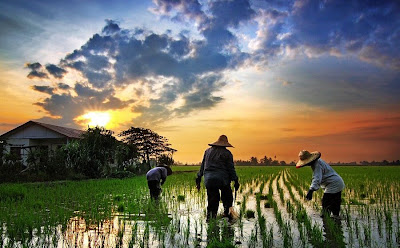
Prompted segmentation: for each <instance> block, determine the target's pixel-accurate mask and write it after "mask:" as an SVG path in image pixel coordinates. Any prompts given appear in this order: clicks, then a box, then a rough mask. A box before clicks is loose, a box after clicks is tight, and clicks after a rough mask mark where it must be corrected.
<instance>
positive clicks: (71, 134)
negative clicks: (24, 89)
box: [0, 121, 85, 139]
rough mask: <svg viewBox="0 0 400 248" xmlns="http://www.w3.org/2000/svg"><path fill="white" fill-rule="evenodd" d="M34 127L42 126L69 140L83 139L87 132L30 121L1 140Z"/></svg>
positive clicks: (3, 135)
mask: <svg viewBox="0 0 400 248" xmlns="http://www.w3.org/2000/svg"><path fill="white" fill-rule="evenodd" d="M32 125H39V126H42V127H44V128H47V129H50V130H52V131H54V132H57V133H59V134H61V135H64V136H65V137H68V138H75V139H79V138H81V135H82V134H83V133H84V132H85V131H83V130H79V129H74V128H68V127H61V126H56V125H52V124H47V123H42V122H37V121H28V122H26V123H25V124H22V125H21V126H18V127H16V128H14V129H12V130H10V131H8V132H6V133H4V134H2V135H1V136H0V139H6V138H7V137H8V136H10V135H12V134H14V133H16V132H18V131H20V130H22V129H24V128H27V127H29V126H32Z"/></svg>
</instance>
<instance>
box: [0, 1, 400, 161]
mask: <svg viewBox="0 0 400 248" xmlns="http://www.w3.org/2000/svg"><path fill="white" fill-rule="evenodd" d="M0 10H1V11H0V85H1V88H0V98H1V101H0V134H2V133H4V132H6V131H9V130H11V129H12V128H14V127H16V126H18V125H21V124H23V123H25V122H27V121H29V120H37V121H40V122H45V123H51V124H55V125H61V126H66V127H73V128H79V129H85V128H86V127H87V126H88V124H90V125H96V124H100V125H105V127H106V128H107V129H111V130H113V131H114V132H115V133H116V134H118V133H119V132H120V131H122V130H126V129H128V128H129V127H131V126H134V127H144V128H150V129H152V130H154V131H156V132H157V133H159V134H160V135H163V136H166V137H167V138H168V139H169V141H170V143H171V144H172V147H173V148H175V149H177V150H178V152H177V153H176V154H175V156H174V158H175V160H177V161H180V162H188V163H192V162H200V160H201V159H202V156H203V152H204V150H205V149H206V148H207V147H208V146H207V144H208V143H211V142H214V141H216V140H217V138H218V136H219V135H221V134H226V135H227V136H228V139H229V142H230V143H231V144H233V145H234V146H235V148H232V149H230V150H231V151H232V153H233V155H234V158H235V159H249V158H250V157H251V156H257V157H258V158H261V157H263V156H264V155H266V156H268V157H274V156H276V158H277V159H278V160H286V161H287V162H290V161H293V160H296V159H297V155H298V153H299V151H300V150H302V149H307V150H311V151H315V150H318V151H320V152H321V153H322V158H323V159H325V160H326V161H335V162H336V161H357V162H358V161H360V160H379V161H381V160H383V159H387V160H396V159H400V48H399V47H400V3H399V1H397V0H392V1H384V0H381V1H365V0H359V1H349V0H343V1H336V0H335V1H333V0H332V1H330V0H326V1H312V0H310V1H307V0H299V1H285V0H271V1H261V0H258V1H248V0H237V1H226V0H224V1H202V0H187V1H180V0H154V1H120V0H113V1H108V0H103V1H95V0H68V1H54V0H35V1H31V0H30V1H28V0H2V1H1V2H0Z"/></svg>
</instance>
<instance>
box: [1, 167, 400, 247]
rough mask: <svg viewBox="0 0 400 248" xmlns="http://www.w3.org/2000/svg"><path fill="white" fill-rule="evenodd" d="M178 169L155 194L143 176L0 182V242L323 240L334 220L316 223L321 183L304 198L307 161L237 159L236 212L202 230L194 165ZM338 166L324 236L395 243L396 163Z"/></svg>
mask: <svg viewBox="0 0 400 248" xmlns="http://www.w3.org/2000/svg"><path fill="white" fill-rule="evenodd" d="M181 168H182V169H181ZM191 168H193V169H191ZM176 170H183V171H189V172H184V173H177V174H173V175H172V176H171V177H173V178H171V179H169V180H167V181H166V183H165V184H164V185H163V193H162V195H161V198H160V200H159V201H158V203H155V202H152V201H151V200H150V196H149V191H148V188H147V182H146V179H145V177H144V176H138V177H135V178H130V179H123V180H120V179H118V180H116V179H108V180H88V181H78V182H73V181H66V182H55V183H28V184H0V235H1V236H0V247H1V248H2V247H58V246H64V247H89V246H90V247H148V246H149V247H152V246H153V247H154V246H157V247H196V246H197V247H205V246H207V245H209V246H211V245H212V246H214V247H216V246H218V245H221V246H223V247H224V245H225V247H233V246H235V245H236V246H237V247H241V246H243V247H272V246H278V247H279V246H287V247H291V246H295V245H299V246H301V247H321V246H323V244H324V242H327V236H326V235H327V233H328V232H327V230H328V229H329V230H334V228H339V227H340V226H339V227H335V226H334V225H333V223H330V224H329V223H328V225H332V226H330V227H329V228H327V226H323V222H322V219H321V218H320V217H319V214H318V213H319V210H320V209H321V206H320V202H319V199H321V197H322V194H323V192H322V191H321V190H320V191H317V192H315V196H314V198H315V199H314V200H313V201H312V202H306V201H304V192H307V190H308V187H309V183H310V179H311V172H310V170H307V169H301V170H296V169H294V168H288V167H238V168H237V174H238V176H239V178H240V182H241V188H240V190H239V192H238V195H237V198H238V200H240V204H238V205H237V206H238V208H239V219H238V222H236V223H228V222H225V220H226V219H224V218H222V219H221V218H217V226H218V230H219V231H218V235H217V236H215V237H216V238H218V239H215V240H212V237H208V235H209V234H211V236H212V235H213V233H209V232H207V231H206V230H208V229H209V226H210V223H207V222H206V206H207V195H206V190H205V188H204V187H202V188H201V190H200V191H199V192H198V191H197V190H196V188H195V184H194V181H191V180H189V179H191V178H194V177H195V171H196V170H198V167H176ZM335 170H337V171H338V173H339V174H340V175H341V176H342V177H343V179H344V181H345V183H346V188H345V189H344V191H343V192H342V197H343V202H342V211H341V217H342V222H343V226H344V227H342V228H339V229H337V232H331V236H332V237H331V236H329V239H330V240H333V241H335V240H336V241H335V242H338V240H340V236H341V235H337V233H340V230H341V231H342V233H344V236H345V237H346V243H347V246H348V247H353V246H355V247H357V246H358V247H361V246H369V247H374V246H375V245H376V244H382V246H385V247H390V246H391V247H396V246H398V243H399V239H400V227H399V225H400V224H399V223H400V222H399V203H398V202H399V199H400V193H399V192H400V183H399V182H400V173H399V172H400V168H397V167H367V168H364V167H362V168H357V167H335ZM378 170H380V171H379V173H378ZM274 191H275V193H274ZM254 192H257V193H256V194H254ZM263 193H264V194H263ZM238 202H239V201H238ZM238 202H237V203H238ZM252 209H255V210H256V211H254V210H252ZM220 210H221V208H220ZM247 210H250V211H252V212H253V215H254V217H253V218H247V213H246V212H247ZM243 217H244V218H243ZM245 218H246V219H245ZM329 230H328V231H329ZM215 234H216V233H215ZM232 234H233V235H232ZM324 234H325V236H324ZM228 237H229V239H228ZM232 237H234V238H232Z"/></svg>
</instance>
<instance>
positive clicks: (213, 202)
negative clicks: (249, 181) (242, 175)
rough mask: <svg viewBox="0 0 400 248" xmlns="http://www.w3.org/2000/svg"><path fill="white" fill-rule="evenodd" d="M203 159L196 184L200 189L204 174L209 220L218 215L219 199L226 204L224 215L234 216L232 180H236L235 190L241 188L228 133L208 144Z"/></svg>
mask: <svg viewBox="0 0 400 248" xmlns="http://www.w3.org/2000/svg"><path fill="white" fill-rule="evenodd" d="M208 145H209V146H211V147H210V148H208V149H207V150H206V151H205V153H204V156H203V161H202V163H201V167H200V170H199V172H198V173H197V178H196V185H197V189H200V182H201V177H202V176H204V185H205V186H206V189H207V202H208V205H207V220H209V219H210V218H215V217H216V216H217V212H218V207H219V201H220V199H221V200H222V204H223V206H224V216H226V217H228V218H230V219H231V218H232V216H230V213H229V209H230V208H231V207H232V203H233V195H232V189H231V185H230V184H231V182H232V181H234V182H235V185H234V186H235V190H237V189H238V188H239V180H238V177H237V175H236V170H235V166H234V164H233V155H232V153H231V152H230V151H229V150H228V149H226V148H227V147H233V146H232V145H231V144H230V143H229V142H228V137H226V135H221V136H220V137H219V138H218V140H217V141H216V142H214V143H211V144H208Z"/></svg>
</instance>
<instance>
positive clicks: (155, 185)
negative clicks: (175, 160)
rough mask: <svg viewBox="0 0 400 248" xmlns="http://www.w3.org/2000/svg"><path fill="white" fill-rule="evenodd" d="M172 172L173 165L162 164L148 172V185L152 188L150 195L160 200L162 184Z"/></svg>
mask: <svg viewBox="0 0 400 248" xmlns="http://www.w3.org/2000/svg"><path fill="white" fill-rule="evenodd" d="M171 174H172V170H171V167H169V166H167V165H164V164H161V165H158V166H157V167H155V168H153V169H151V170H149V171H148V172H147V174H146V179H147V185H148V187H149V190H150V197H151V199H153V200H158V198H159V196H160V194H161V191H162V190H161V185H163V184H164V183H165V181H166V180H167V176H169V175H171Z"/></svg>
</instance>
